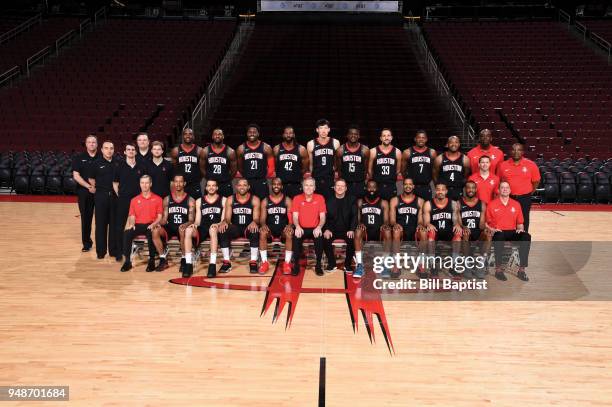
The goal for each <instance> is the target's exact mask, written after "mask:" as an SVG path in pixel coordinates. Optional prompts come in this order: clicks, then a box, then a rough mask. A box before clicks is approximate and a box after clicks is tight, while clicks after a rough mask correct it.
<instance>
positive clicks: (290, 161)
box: [276, 143, 302, 184]
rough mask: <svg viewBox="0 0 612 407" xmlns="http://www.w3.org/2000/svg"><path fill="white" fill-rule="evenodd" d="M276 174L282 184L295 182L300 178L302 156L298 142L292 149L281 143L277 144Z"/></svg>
mask: <svg viewBox="0 0 612 407" xmlns="http://www.w3.org/2000/svg"><path fill="white" fill-rule="evenodd" d="M276 176H277V177H278V178H280V179H281V181H283V184H288V183H293V184H295V183H298V182H300V181H301V180H302V157H301V156H300V145H299V144H296V145H295V146H294V147H293V148H292V149H288V148H286V147H285V146H284V144H282V143H281V144H280V145H279V146H278V155H277V156H276Z"/></svg>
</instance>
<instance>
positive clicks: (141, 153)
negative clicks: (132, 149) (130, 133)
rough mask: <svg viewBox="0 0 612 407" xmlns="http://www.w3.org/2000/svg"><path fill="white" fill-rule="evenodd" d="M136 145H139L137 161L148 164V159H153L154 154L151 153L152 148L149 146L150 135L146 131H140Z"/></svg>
mask: <svg viewBox="0 0 612 407" xmlns="http://www.w3.org/2000/svg"><path fill="white" fill-rule="evenodd" d="M136 145H137V146H138V151H137V152H136V161H138V162H139V163H141V164H146V162H147V161H151V159H152V158H153V155H152V153H151V149H150V148H149V135H148V134H147V133H145V132H141V133H138V137H136Z"/></svg>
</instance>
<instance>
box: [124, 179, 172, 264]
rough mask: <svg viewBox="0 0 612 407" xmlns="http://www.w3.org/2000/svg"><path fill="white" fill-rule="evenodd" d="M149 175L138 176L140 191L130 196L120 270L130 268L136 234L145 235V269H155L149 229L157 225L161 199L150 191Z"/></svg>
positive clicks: (160, 212) (153, 247)
mask: <svg viewBox="0 0 612 407" xmlns="http://www.w3.org/2000/svg"><path fill="white" fill-rule="evenodd" d="M151 184H152V181H151V176H149V175H143V176H142V177H140V189H141V191H142V193H141V194H140V195H137V196H135V197H134V198H132V200H131V202H130V211H129V215H128V220H127V222H126V224H125V230H124V232H123V256H124V257H125V263H123V266H121V271H129V270H130V269H131V268H132V259H131V258H130V254H131V251H132V241H133V240H134V238H135V237H136V236H138V235H143V234H144V235H146V236H147V244H148V245H149V263H148V264H147V271H153V270H155V246H154V245H153V236H152V234H151V231H152V230H153V229H154V228H156V227H158V226H159V222H160V221H161V218H162V212H163V206H162V199H161V198H160V197H159V196H158V195H155V194H154V193H153V192H151Z"/></svg>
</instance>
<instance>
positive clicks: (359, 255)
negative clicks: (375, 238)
mask: <svg viewBox="0 0 612 407" xmlns="http://www.w3.org/2000/svg"><path fill="white" fill-rule="evenodd" d="M361 262H362V260H361V252H355V263H357V264H361Z"/></svg>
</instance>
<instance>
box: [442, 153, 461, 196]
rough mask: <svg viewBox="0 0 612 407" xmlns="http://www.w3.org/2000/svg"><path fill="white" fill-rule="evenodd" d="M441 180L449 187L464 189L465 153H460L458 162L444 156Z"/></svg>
mask: <svg viewBox="0 0 612 407" xmlns="http://www.w3.org/2000/svg"><path fill="white" fill-rule="evenodd" d="M440 180H442V181H443V182H444V183H445V184H446V185H447V186H449V187H455V188H463V185H464V184H465V168H463V153H460V154H459V157H458V158H457V159H456V160H451V159H449V158H448V157H447V156H446V154H444V155H443V156H442V166H441V167H440Z"/></svg>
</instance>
